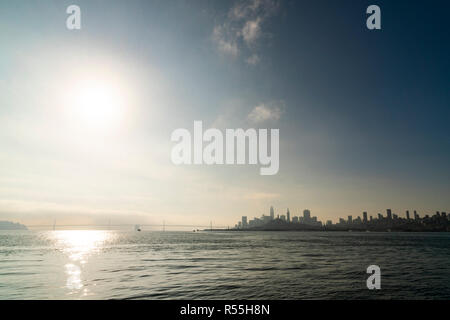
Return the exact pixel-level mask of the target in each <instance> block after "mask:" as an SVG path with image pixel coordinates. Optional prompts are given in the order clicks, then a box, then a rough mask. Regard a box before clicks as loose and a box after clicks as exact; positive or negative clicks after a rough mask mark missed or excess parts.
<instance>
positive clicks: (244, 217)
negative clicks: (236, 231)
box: [242, 216, 247, 228]
mask: <svg viewBox="0 0 450 320" xmlns="http://www.w3.org/2000/svg"><path fill="white" fill-rule="evenodd" d="M242 228H247V216H242Z"/></svg>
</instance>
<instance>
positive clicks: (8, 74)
mask: <svg viewBox="0 0 450 320" xmlns="http://www.w3.org/2000/svg"><path fill="white" fill-rule="evenodd" d="M71 4H76V5H78V6H79V7H80V9H81V29H80V30H68V29H67V28H66V19H67V17H68V16H69V15H68V14H67V13H66V8H67V7H68V6H69V5H71ZM372 4H377V5H378V6H379V7H380V8H381V27H382V28H381V30H368V29H367V28H366V19H367V16H368V15H367V14H366V8H367V7H368V6H369V5H372ZM449 9H450V5H449V4H448V3H447V2H446V1H437V0H436V1H404V0H398V1H381V0H377V1H365V0H361V1H350V0H342V1H323V0H316V1H281V0H279V1H277V0H249V1H243V0H237V1H214V0H198V1H195V0H190V1H188V0H173V1H162V0H160V1H156V0H155V1H136V0H131V1H98V0H91V1H8V2H6V1H3V2H1V3H0V39H1V41H0V92H1V94H0V220H11V221H17V222H21V223H24V224H27V225H39V224H47V225H51V224H53V221H54V220H56V221H57V223H58V224H106V223H109V221H111V223H113V224H152V223H156V224H159V223H162V221H165V223H166V224H189V225H209V223H210V221H212V222H213V224H214V225H216V226H234V224H235V223H236V222H237V221H238V220H240V218H241V216H244V215H245V216H248V217H249V218H252V217H254V216H256V217H259V216H261V215H262V214H268V213H269V208H270V206H271V205H273V206H274V207H275V211H276V214H284V213H285V212H286V210H287V208H289V209H290V212H291V215H299V214H301V213H302V211H303V210H304V209H306V208H308V209H310V210H311V211H312V215H315V216H318V218H319V219H320V220H322V221H326V220H328V219H330V220H333V221H335V222H336V221H337V220H338V219H339V217H346V216H347V215H353V216H357V215H361V213H362V211H368V212H369V215H373V216H376V214H377V213H378V212H382V213H385V210H386V209H387V208H392V210H393V211H394V212H396V213H398V214H400V215H404V212H405V210H418V212H419V213H424V212H427V213H434V212H435V211H447V212H448V211H450V196H449V195H450V182H449V181H450V169H449V165H448V164H449V163H450V130H449V119H450V109H449V106H450V97H449V95H450V59H449V57H450V25H449V24H448V22H447V20H448V17H447V15H448V12H449ZM105 101H107V103H106V104H107V105H108V106H114V109H108V110H106V111H105V109H104V108H103V109H102V108H97V107H98V106H99V105H102V104H103V105H104V104H105V103H104V102H105ZM96 102H99V103H98V104H96ZM93 104H94V105H95V107H93ZM111 110H113V111H111ZM196 120H201V121H203V126H204V127H205V128H218V129H221V130H225V129H226V128H245V129H247V128H277V129H279V130H280V169H279V172H278V174H276V175H273V176H261V175H260V174H259V166H255V165H223V166H218V165H215V166H207V165H197V166H188V165H180V166H176V165H174V164H173V163H172V161H171V150H172V148H173V147H174V143H173V142H172V141H171V140H170V137H171V133H172V132H173V131H174V130H176V129H178V128H186V129H188V130H190V131H192V130H193V123H194V121H196Z"/></svg>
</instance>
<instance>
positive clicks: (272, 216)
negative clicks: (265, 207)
mask: <svg viewBox="0 0 450 320" xmlns="http://www.w3.org/2000/svg"><path fill="white" fill-rule="evenodd" d="M273 219H275V211H274V210H273V207H272V206H270V220H273Z"/></svg>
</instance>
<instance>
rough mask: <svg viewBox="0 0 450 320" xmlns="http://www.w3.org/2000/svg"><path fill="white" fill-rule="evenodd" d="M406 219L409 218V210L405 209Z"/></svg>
mask: <svg viewBox="0 0 450 320" xmlns="http://www.w3.org/2000/svg"><path fill="white" fill-rule="evenodd" d="M406 219H407V220H409V210H406Z"/></svg>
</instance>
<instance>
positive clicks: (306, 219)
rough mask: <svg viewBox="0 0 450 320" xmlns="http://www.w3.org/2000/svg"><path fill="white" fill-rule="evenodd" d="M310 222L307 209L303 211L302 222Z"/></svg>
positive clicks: (309, 212)
mask: <svg viewBox="0 0 450 320" xmlns="http://www.w3.org/2000/svg"><path fill="white" fill-rule="evenodd" d="M310 221H311V211H309V210H308V209H305V210H303V222H304V223H308V222H310Z"/></svg>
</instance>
